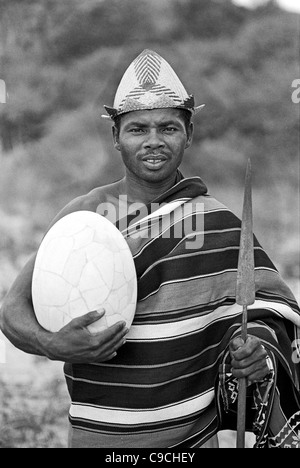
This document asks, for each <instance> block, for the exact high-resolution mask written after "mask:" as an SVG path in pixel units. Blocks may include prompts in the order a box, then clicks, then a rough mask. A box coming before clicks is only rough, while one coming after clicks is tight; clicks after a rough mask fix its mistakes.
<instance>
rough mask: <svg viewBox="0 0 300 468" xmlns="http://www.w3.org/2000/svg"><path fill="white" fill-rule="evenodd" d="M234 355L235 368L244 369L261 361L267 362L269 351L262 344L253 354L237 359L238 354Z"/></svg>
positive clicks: (232, 362) (233, 363) (232, 361)
mask: <svg viewBox="0 0 300 468" xmlns="http://www.w3.org/2000/svg"><path fill="white" fill-rule="evenodd" d="M233 355H234V357H233V358H232V360H231V365H232V367H234V368H235V369H244V368H248V367H249V366H251V365H255V364H256V363H259V362H263V363H265V362H266V358H267V356H268V353H267V351H266V350H265V348H264V347H262V346H260V347H259V348H257V349H255V351H254V352H253V353H252V354H249V355H248V356H247V357H245V358H244V359H236V357H235V356H236V355H235V354H233Z"/></svg>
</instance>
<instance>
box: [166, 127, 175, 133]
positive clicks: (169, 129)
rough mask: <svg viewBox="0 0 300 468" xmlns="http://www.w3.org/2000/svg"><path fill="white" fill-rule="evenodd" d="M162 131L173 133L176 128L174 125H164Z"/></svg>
mask: <svg viewBox="0 0 300 468" xmlns="http://www.w3.org/2000/svg"><path fill="white" fill-rule="evenodd" d="M164 131H165V132H167V133H174V132H176V131H177V128H175V127H166V128H165V129H164Z"/></svg>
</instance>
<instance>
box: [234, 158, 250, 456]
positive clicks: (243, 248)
mask: <svg viewBox="0 0 300 468" xmlns="http://www.w3.org/2000/svg"><path fill="white" fill-rule="evenodd" d="M254 301H255V278H254V249H253V221H252V189H251V161H250V159H249V160H248V164H247V170H246V178H245V191H244V204H243V214H242V226H241V237H240V251H239V260H238V271H237V283H236V303H237V304H239V305H241V306H243V312H242V329H241V337H242V339H243V341H244V342H245V341H246V340H247V306H249V305H251V304H253V303H254ZM246 387H247V382H246V378H245V377H243V378H240V379H239V391H238V410H237V443H236V446H237V448H244V447H245V425H246Z"/></svg>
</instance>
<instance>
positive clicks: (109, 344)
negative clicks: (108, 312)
mask: <svg viewBox="0 0 300 468" xmlns="http://www.w3.org/2000/svg"><path fill="white" fill-rule="evenodd" d="M104 314H105V311H103V312H101V313H99V312H95V311H94V312H89V313H88V314H85V315H83V316H82V317H78V318H76V319H73V320H72V321H71V322H70V323H68V324H67V325H66V326H65V327H63V328H62V329H61V330H60V331H58V332H56V333H51V334H50V333H49V335H48V338H47V341H48V343H47V344H46V346H45V343H44V348H45V349H47V350H48V353H47V354H48V356H47V357H48V358H49V359H51V360H55V361H65V362H69V363H72V364H76V363H77V364H85V363H86V364H87V363H91V362H104V361H108V360H110V359H112V358H113V357H115V356H116V353H117V350H118V349H119V348H120V347H121V346H122V345H123V344H124V343H125V335H126V334H127V333H128V329H127V328H126V323H125V322H118V323H116V324H115V325H113V326H111V327H109V328H108V329H106V330H104V331H101V332H99V333H93V334H92V333H91V332H90V331H89V330H88V325H91V324H92V323H94V322H96V321H97V320H99V319H100V318H101V317H103V315H104Z"/></svg>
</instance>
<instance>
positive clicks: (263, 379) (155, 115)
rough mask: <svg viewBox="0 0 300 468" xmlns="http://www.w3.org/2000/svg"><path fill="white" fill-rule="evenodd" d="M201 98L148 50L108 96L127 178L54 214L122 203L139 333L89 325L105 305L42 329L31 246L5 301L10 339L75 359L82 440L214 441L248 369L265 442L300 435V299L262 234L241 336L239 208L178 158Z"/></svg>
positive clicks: (97, 443) (71, 382)
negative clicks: (298, 355)
mask: <svg viewBox="0 0 300 468" xmlns="http://www.w3.org/2000/svg"><path fill="white" fill-rule="evenodd" d="M201 107H202V106H200V107H198V108H196V107H195V105H194V99H193V97H192V96H190V95H188V93H187V92H186V90H185V88H184V87H183V85H182V83H181V82H180V80H179V78H178V77H177V75H176V74H175V72H174V71H173V70H172V68H171V67H170V65H169V64H168V63H167V62H166V61H165V60H164V59H163V58H162V57H160V56H159V55H158V54H157V53H155V52H153V51H149V50H145V51H143V52H142V53H141V54H140V55H139V56H138V57H137V58H136V59H135V60H134V62H133V63H132V64H131V65H130V66H129V68H128V69H127V71H126V72H125V74H124V76H123V78H122V80H121V82H120V85H119V88H118V90H117V93H116V96H115V101H114V107H107V106H106V107H105V108H106V110H107V112H108V114H109V116H110V118H111V119H112V120H113V139H114V146H115V148H116V149H117V150H118V151H120V153H121V156H122V160H123V163H124V167H125V176H124V178H123V179H122V180H120V181H117V182H115V183H113V184H110V185H107V186H105V187H99V188H96V189H94V190H93V191H92V192H90V193H89V194H87V195H85V196H81V197H79V198H77V199H75V200H73V201H72V202H71V203H69V204H68V205H67V206H66V207H65V208H64V209H63V210H62V211H61V213H60V214H59V215H58V216H57V217H56V219H55V220H54V221H53V223H55V222H56V221H57V220H58V219H59V218H61V217H62V216H64V215H66V214H68V213H70V212H73V211H78V210H83V209H84V210H90V211H94V212H98V213H100V214H104V209H103V207H106V206H107V205H108V203H109V204H112V205H113V206H114V207H115V209H116V211H117V213H119V216H118V219H117V223H116V225H117V227H118V228H119V229H120V230H121V226H122V227H123V228H122V233H123V235H124V237H125V238H126V240H127V242H128V244H129V247H130V249H131V252H132V255H133V258H134V261H135V267H136V273H137V278H138V303H137V309H136V314H135V318H134V322H133V324H132V327H131V328H130V331H129V333H128V330H127V329H126V327H125V324H124V323H123V322H120V323H117V324H116V325H114V326H112V327H111V328H109V329H108V330H106V331H104V332H100V333H98V334H94V335H91V333H90V332H89V331H88V329H87V326H88V325H89V324H91V323H93V322H95V321H97V320H98V319H99V318H100V317H101V316H102V315H103V314H105V311H104V310H102V311H97V312H96V311H91V312H90V313H88V314H86V315H84V316H83V317H81V318H77V319H75V320H73V321H72V322H70V323H69V324H68V325H67V326H65V327H64V328H63V329H62V330H61V331H59V332H57V333H50V332H47V331H46V330H44V329H42V328H41V327H40V325H39V324H38V323H37V321H36V319H35V315H34V311H33V307H32V300H31V278H32V271H33V267H34V258H32V259H31V260H30V261H29V262H28V264H27V265H26V266H25V268H24V269H23V271H22V272H21V274H20V275H19V277H18V278H17V279H16V281H15V283H14V284H13V286H12V288H11V290H10V292H9V293H8V295H7V297H6V299H5V301H4V304H3V307H2V311H1V328H2V330H3V332H4V333H5V334H6V336H7V337H8V338H9V339H10V340H11V341H12V343H14V344H15V346H17V347H19V348H20V349H22V350H23V351H25V352H28V353H33V354H40V355H44V356H47V357H48V358H49V359H52V360H60V361H64V362H65V363H66V364H65V375H66V379H67V384H68V389H69V392H70V396H71V399H72V404H71V408H70V423H71V429H70V446H71V447H106V448H121V447H126V448H140V447H149V448H155V447H159V448H167V447H168V448H174V449H175V448H176V449H180V448H187V447H215V446H217V438H216V434H217V431H218V430H220V429H222V428H226V427H228V428H233V429H234V428H235V427H236V403H237V402H236V395H237V386H238V378H240V377H246V378H247V381H248V404H247V427H248V429H249V430H253V431H255V433H256V435H257V442H256V446H257V447H273V446H274V447H277V446H278V447H282V446H293V447H300V439H299V429H300V418H299V415H300V412H299V410H300V408H299V403H300V399H299V380H298V377H299V369H298V367H297V366H296V365H295V364H294V363H293V360H292V345H293V343H295V341H294V340H295V339H296V338H297V335H296V332H297V330H298V328H297V327H299V326H300V314H299V308H298V305H297V304H296V301H295V299H294V298H293V296H292V294H291V292H290V290H289V289H288V288H287V286H286V285H285V284H284V283H283V281H282V280H281V278H280V277H279V275H278V273H277V271H276V269H275V267H274V266H273V264H272V262H271V261H270V259H269V258H268V257H267V255H266V253H265V252H264V251H263V249H262V248H261V247H260V245H259V244H258V243H257V241H256V240H255V264H256V302H255V304H254V305H253V306H251V307H250V310H249V336H248V339H247V341H246V342H245V343H244V342H243V340H241V338H240V337H239V334H240V323H241V308H240V307H238V306H237V305H236V303H235V284H236V272H237V260H238V251H239V239H240V221H239V220H238V219H237V218H236V217H235V216H234V215H233V214H232V213H231V212H230V211H229V210H228V209H227V208H226V207H225V206H224V205H222V204H221V203H219V202H218V201H216V200H215V199H214V198H212V197H211V196H209V195H208V193H207V189H206V186H205V184H204V183H203V182H202V180H201V179H200V178H199V177H192V178H187V179H186V178H184V177H183V175H182V174H181V173H180V172H179V169H178V168H179V166H180V164H181V161H182V158H183V155H184V152H185V150H186V148H188V147H189V146H190V144H191V142H192V136H193V123H192V121H191V117H192V115H193V114H194V113H195V112H197V111H198V110H200V108H201ZM121 196H122V200H124V196H126V200H127V215H126V217H125V218H126V219H125V220H124V217H122V216H121V210H120V203H119V202H120V199H121ZM137 203H138V204H139V205H138V206H143V207H146V211H147V214H146V216H145V215H143V216H142V217H141V216H140V211H141V210H137V209H136V206H137V205H136V204H137ZM153 207H155V210H154V211H153ZM158 207H159V208H158ZM160 207H161V208H160ZM122 211H123V210H122ZM144 214H145V213H144ZM203 220H204V225H203ZM124 226H125V228H124ZM203 226H204V227H203ZM203 229H204V230H203ZM145 234H146V235H145ZM283 391H284V393H283Z"/></svg>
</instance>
